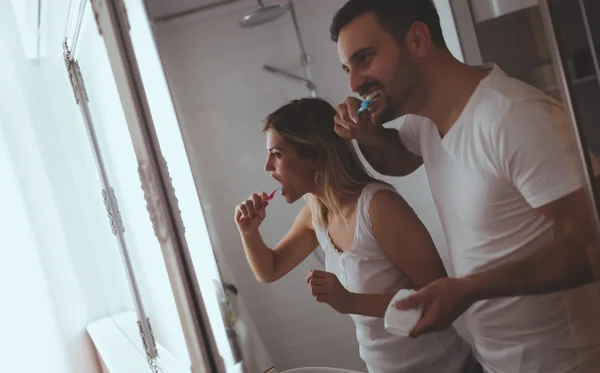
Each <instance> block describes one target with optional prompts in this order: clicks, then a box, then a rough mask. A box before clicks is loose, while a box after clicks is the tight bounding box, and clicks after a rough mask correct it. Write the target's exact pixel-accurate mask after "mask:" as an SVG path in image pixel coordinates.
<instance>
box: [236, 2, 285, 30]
mask: <svg viewBox="0 0 600 373" xmlns="http://www.w3.org/2000/svg"><path fill="white" fill-rule="evenodd" d="M256 1H257V2H258V9H256V10H255V11H254V12H252V13H250V14H248V15H246V16H244V17H243V18H242V19H240V27H242V28H250V27H254V26H258V25H262V24H264V23H267V22H271V21H274V20H276V19H277V18H279V17H281V16H282V15H284V14H285V13H286V12H287V11H288V10H289V8H288V6H287V5H285V4H277V5H269V6H265V5H264V4H263V2H262V0H256Z"/></svg>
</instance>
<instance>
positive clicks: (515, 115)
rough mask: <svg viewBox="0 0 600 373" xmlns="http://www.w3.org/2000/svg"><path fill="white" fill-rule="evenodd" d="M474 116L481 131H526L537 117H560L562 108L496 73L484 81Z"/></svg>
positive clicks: (556, 103) (530, 89) (522, 85)
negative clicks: (484, 84)
mask: <svg viewBox="0 0 600 373" xmlns="http://www.w3.org/2000/svg"><path fill="white" fill-rule="evenodd" d="M473 116H474V119H475V122H476V123H479V125H480V126H481V127H482V129H486V130H488V131H490V133H497V131H499V130H502V129H504V130H508V129H512V130H518V129H525V128H526V127H527V125H528V124H536V123H531V122H532V120H533V119H536V118H540V119H541V118H552V117H554V118H556V119H558V118H559V117H562V106H561V104H560V103H559V102H558V101H556V100H554V99H553V98H552V97H550V96H548V95H547V94H546V93H544V92H542V91H541V90H539V89H538V88H536V87H533V86H532V85H529V84H527V83H525V82H522V81H520V80H518V79H515V78H511V77H509V76H506V75H504V74H497V75H495V76H493V77H492V78H491V79H488V80H487V82H486V86H485V87H484V89H483V90H482V92H481V94H480V95H479V97H478V101H477V105H476V108H475V109H474V111H473ZM535 122H538V121H537V120H535ZM513 127H514V128H513Z"/></svg>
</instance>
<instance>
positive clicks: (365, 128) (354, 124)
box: [335, 97, 384, 145]
mask: <svg viewBox="0 0 600 373" xmlns="http://www.w3.org/2000/svg"><path fill="white" fill-rule="evenodd" d="M360 104H361V101H360V100H359V99H358V98H356V97H348V98H347V99H346V101H345V102H344V103H343V104H340V105H338V107H337V114H336V116H335V132H336V133H337V134H338V135H339V136H340V137H341V138H343V139H345V140H356V141H357V142H358V143H359V144H367V145H374V144H375V143H377V141H378V140H379V139H380V138H381V136H382V135H383V133H384V128H383V126H382V125H380V124H376V123H373V120H372V119H371V114H370V113H369V112H368V111H366V112H363V113H362V114H361V115H360V117H359V116H358V115H357V114H356V111H357V110H358V109H359V108H360Z"/></svg>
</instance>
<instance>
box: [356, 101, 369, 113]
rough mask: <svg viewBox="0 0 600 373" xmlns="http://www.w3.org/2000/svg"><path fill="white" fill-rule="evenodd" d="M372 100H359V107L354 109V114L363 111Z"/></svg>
mask: <svg viewBox="0 0 600 373" xmlns="http://www.w3.org/2000/svg"><path fill="white" fill-rule="evenodd" d="M372 102H373V101H371V100H365V101H363V102H361V103H360V108H359V109H358V110H356V115H360V113H362V112H363V111H366V110H367V109H368V108H369V106H370V105H371V103H372Z"/></svg>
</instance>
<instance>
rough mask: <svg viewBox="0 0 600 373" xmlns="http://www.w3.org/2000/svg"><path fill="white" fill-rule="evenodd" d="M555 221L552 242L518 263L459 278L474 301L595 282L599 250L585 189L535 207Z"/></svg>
mask: <svg viewBox="0 0 600 373" xmlns="http://www.w3.org/2000/svg"><path fill="white" fill-rule="evenodd" d="M538 211H539V212H540V213H542V214H543V215H545V216H546V217H547V218H549V219H550V220H552V221H553V222H554V229H553V231H554V237H555V238H554V241H553V243H552V244H550V245H548V246H545V247H542V248H540V249H538V250H536V252H535V253H534V254H532V255H531V256H529V257H528V258H525V259H523V260H520V261H516V262H513V263H507V264H504V265H501V266H498V267H496V268H493V269H490V270H488V271H485V272H481V273H478V274H473V275H470V276H467V277H465V278H464V279H461V281H462V283H463V284H464V285H463V286H464V287H466V288H467V289H468V290H467V292H469V293H471V294H472V297H473V299H474V300H475V301H477V300H481V299H490V298H498V297H510V296H517V295H535V294H543V293H551V292H556V291H561V290H566V289H570V288H574V287H577V286H581V285H585V284H588V283H590V282H593V281H595V280H600V262H599V259H600V258H599V254H600V247H599V246H598V242H597V239H596V235H595V232H594V225H593V223H592V221H591V219H590V217H591V214H590V211H589V206H588V204H587V198H586V195H585V191H584V190H583V189H580V190H578V191H576V192H574V193H571V194H569V195H567V196H566V197H563V198H560V199H558V200H556V201H554V202H551V203H549V204H547V205H545V206H542V207H540V208H538Z"/></svg>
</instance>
